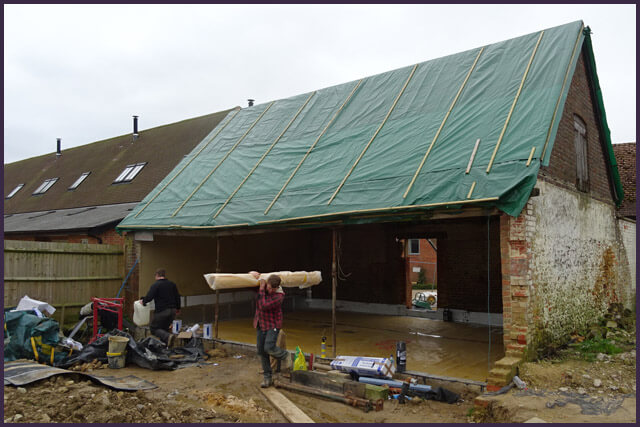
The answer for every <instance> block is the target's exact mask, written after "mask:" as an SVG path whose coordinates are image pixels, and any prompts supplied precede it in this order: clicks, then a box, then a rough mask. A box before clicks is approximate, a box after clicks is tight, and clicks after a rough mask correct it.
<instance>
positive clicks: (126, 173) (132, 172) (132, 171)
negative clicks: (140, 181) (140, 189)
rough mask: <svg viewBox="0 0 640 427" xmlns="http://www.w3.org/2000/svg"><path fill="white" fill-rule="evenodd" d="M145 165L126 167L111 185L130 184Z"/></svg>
mask: <svg viewBox="0 0 640 427" xmlns="http://www.w3.org/2000/svg"><path fill="white" fill-rule="evenodd" d="M146 164H147V163H146V162H144V163H136V164H133V165H128V166H127V167H126V168H124V170H123V171H122V172H121V173H120V175H118V177H117V178H116V179H115V181H113V183H114V184H115V183H119V182H130V181H132V180H133V178H135V177H136V175H138V173H140V171H141V170H142V168H143V167H144V165H146Z"/></svg>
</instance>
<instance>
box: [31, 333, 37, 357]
mask: <svg viewBox="0 0 640 427" xmlns="http://www.w3.org/2000/svg"><path fill="white" fill-rule="evenodd" d="M31 347H32V348H33V355H34V356H35V357H36V362H37V361H38V350H37V349H36V340H34V339H33V337H31Z"/></svg>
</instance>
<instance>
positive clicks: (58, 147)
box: [56, 138, 62, 157]
mask: <svg viewBox="0 0 640 427" xmlns="http://www.w3.org/2000/svg"><path fill="white" fill-rule="evenodd" d="M56 142H57V151H56V157H59V156H62V151H61V149H60V138H56Z"/></svg>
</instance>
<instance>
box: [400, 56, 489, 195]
mask: <svg viewBox="0 0 640 427" xmlns="http://www.w3.org/2000/svg"><path fill="white" fill-rule="evenodd" d="M482 52H484V47H482V48H481V49H480V51H479V52H478V55H476V59H475V61H473V64H472V65H471V68H470V69H469V72H468V73H467V76H466V77H465V78H464V81H463V82H462V84H461V85H460V89H458V93H456V96H455V97H454V98H453V101H451V105H450V106H449V110H447V114H445V116H444V119H442V123H440V127H439V128H438V131H437V132H436V134H435V136H434V137H433V140H432V141H431V144H429V148H428V149H427V152H426V153H425V155H424V157H423V158H422V161H421V162H420V166H418V169H417V170H416V173H414V174H413V178H412V179H411V182H410V183H409V186H408V187H407V189H406V190H405V192H404V194H403V195H402V198H403V199H406V198H407V194H409V191H410V190H411V187H413V184H414V183H415V182H416V179H417V178H418V174H419V173H420V171H421V170H422V167H423V166H424V162H426V161H427V157H429V153H431V149H432V148H433V145H434V144H435V143H436V140H437V139H438V137H439V136H440V132H442V128H443V127H444V125H445V123H447V119H448V118H449V115H450V114H451V111H452V110H453V107H455V105H456V102H458V98H460V94H461V93H462V90H463V89H464V88H465V86H466V85H467V82H468V81H469V77H471V73H473V70H475V68H476V65H477V64H478V60H479V59H480V56H481V55H482Z"/></svg>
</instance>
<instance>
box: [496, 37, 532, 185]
mask: <svg viewBox="0 0 640 427" xmlns="http://www.w3.org/2000/svg"><path fill="white" fill-rule="evenodd" d="M542 36H544V31H542V32H540V37H538V41H537V43H536V46H535V47H534V48H533V52H532V53H531V58H529V63H528V64H527V68H526V69H525V70H524V75H523V76H522V81H520V87H518V92H517V93H516V97H515V98H514V100H513V103H512V104H511V109H510V110H509V114H508V115H507V120H505V122H504V126H503V127H502V131H501V132H500V136H499V137H498V142H497V143H496V147H495V148H494V149H493V154H492V155H491V160H489V165H488V166H487V173H489V172H491V167H492V166H493V162H494V160H495V159H496V155H497V154H498V148H500V143H502V138H503V137H504V134H505V132H506V131H507V126H508V125H509V121H510V120H511V114H513V110H514V109H515V108H516V104H517V103H518V99H519V98H520V93H521V92H522V87H523V86H524V82H525V81H526V80H527V75H528V74H529V70H530V69H531V64H532V63H533V58H535V56H536V52H537V51H538V46H540V42H541V41H542Z"/></svg>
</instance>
